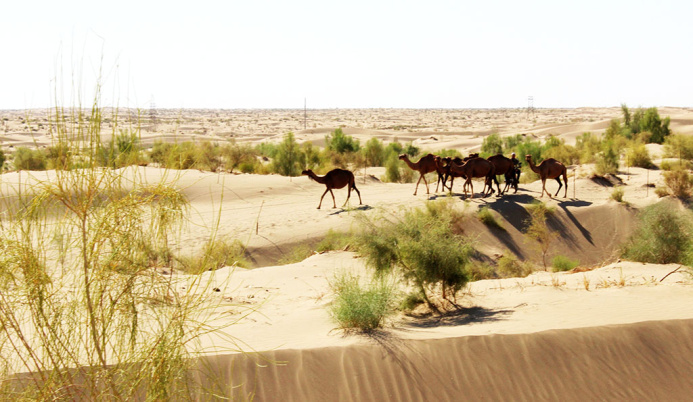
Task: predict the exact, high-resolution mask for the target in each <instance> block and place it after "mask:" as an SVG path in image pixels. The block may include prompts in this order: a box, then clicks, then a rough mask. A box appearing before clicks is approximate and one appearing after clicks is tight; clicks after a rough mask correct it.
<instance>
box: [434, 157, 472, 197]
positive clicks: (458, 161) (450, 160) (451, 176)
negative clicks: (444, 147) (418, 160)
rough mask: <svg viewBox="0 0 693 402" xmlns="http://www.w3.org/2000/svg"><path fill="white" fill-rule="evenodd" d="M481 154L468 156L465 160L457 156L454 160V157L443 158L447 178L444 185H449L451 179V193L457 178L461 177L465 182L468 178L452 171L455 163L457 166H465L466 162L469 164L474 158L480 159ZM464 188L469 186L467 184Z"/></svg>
mask: <svg viewBox="0 0 693 402" xmlns="http://www.w3.org/2000/svg"><path fill="white" fill-rule="evenodd" d="M478 157H479V154H478V153H475V154H469V156H466V157H465V158H464V159H462V158H460V157H459V156H456V157H454V158H452V157H449V156H448V157H446V158H442V161H443V162H444V163H445V178H444V179H443V182H444V183H447V181H448V179H450V185H449V186H448V187H449V189H450V191H452V185H453V184H455V177H461V178H463V179H465V180H467V176H464V175H462V174H456V173H453V172H451V171H450V169H451V165H452V164H453V163H454V164H456V165H463V164H464V163H465V162H467V161H468V160H470V159H473V158H478ZM463 188H465V189H466V188H467V184H466V183H465V185H464V187H463Z"/></svg>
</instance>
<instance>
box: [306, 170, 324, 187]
mask: <svg viewBox="0 0 693 402" xmlns="http://www.w3.org/2000/svg"><path fill="white" fill-rule="evenodd" d="M308 177H310V178H311V179H313V180H315V181H316V182H318V183H320V184H325V176H318V175H316V174H315V173H313V172H312V171H310V172H308Z"/></svg>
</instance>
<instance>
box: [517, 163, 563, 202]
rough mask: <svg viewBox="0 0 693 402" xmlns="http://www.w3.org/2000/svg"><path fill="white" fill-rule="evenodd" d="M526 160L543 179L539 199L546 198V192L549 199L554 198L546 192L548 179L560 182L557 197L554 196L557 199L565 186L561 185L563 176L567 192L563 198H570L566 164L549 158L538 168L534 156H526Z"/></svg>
mask: <svg viewBox="0 0 693 402" xmlns="http://www.w3.org/2000/svg"><path fill="white" fill-rule="evenodd" d="M525 160H526V161H527V163H529V167H530V169H532V171H533V172H535V173H537V174H539V177H541V195H540V196H539V198H541V197H543V196H544V192H546V194H547V195H548V196H549V198H552V197H551V194H549V192H548V191H546V179H556V181H557V182H558V190H557V191H556V195H554V197H556V196H557V195H558V192H559V191H561V187H562V186H563V183H561V176H563V180H564V181H565V192H564V193H563V198H565V197H567V196H568V170H567V169H566V168H565V165H564V164H562V163H561V162H559V161H557V160H555V159H553V158H549V159H544V160H543V161H542V162H541V163H540V164H539V166H536V165H534V163H533V162H532V155H527V156H525Z"/></svg>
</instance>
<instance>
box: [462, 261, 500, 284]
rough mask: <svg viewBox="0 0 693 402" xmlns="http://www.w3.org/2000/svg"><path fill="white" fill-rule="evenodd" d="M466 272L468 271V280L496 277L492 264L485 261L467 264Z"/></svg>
mask: <svg viewBox="0 0 693 402" xmlns="http://www.w3.org/2000/svg"><path fill="white" fill-rule="evenodd" d="M467 272H469V280H470V282H475V281H481V280H484V279H496V278H498V273H497V272H496V269H495V268H494V267H493V266H492V265H490V264H486V263H480V262H477V263H472V264H469V266H468V267H467Z"/></svg>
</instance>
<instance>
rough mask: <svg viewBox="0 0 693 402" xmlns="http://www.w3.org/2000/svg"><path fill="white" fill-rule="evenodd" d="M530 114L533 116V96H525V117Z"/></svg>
mask: <svg viewBox="0 0 693 402" xmlns="http://www.w3.org/2000/svg"><path fill="white" fill-rule="evenodd" d="M530 114H531V115H532V117H534V96H529V97H527V118H529V115H530Z"/></svg>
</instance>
